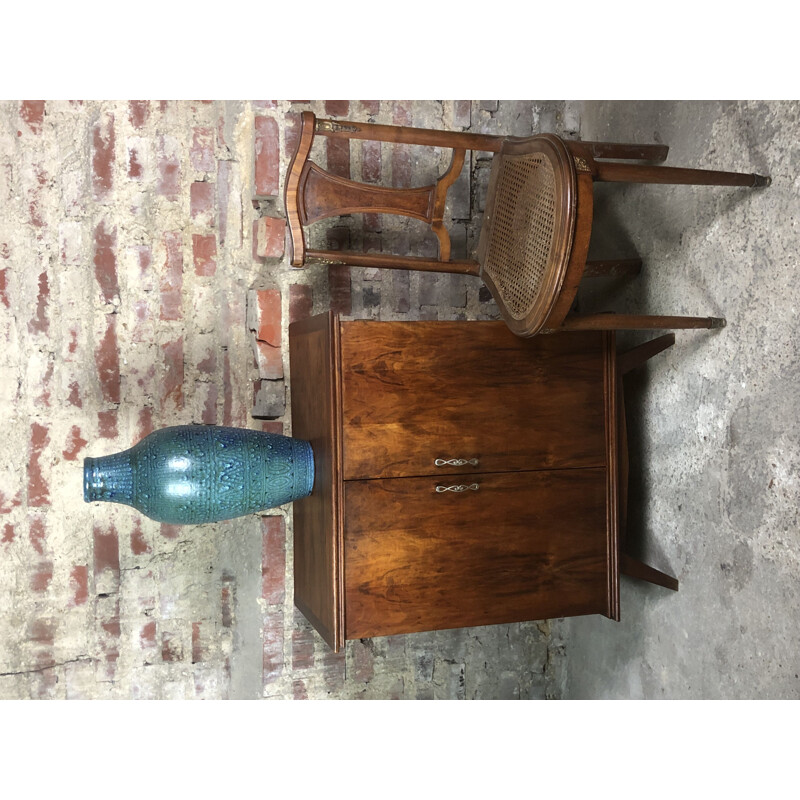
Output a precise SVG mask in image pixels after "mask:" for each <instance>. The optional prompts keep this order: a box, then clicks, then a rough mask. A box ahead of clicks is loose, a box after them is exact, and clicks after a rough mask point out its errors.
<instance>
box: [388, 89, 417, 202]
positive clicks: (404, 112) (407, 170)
mask: <svg viewBox="0 0 800 800" xmlns="http://www.w3.org/2000/svg"><path fill="white" fill-rule="evenodd" d="M393 112H394V113H393V116H392V121H393V123H394V124H395V125H411V123H412V116H411V103H410V102H408V101H401V102H398V103H396V104H395V106H394V109H393ZM392 185H393V186H397V187H398V188H403V189H407V188H408V187H410V186H411V151H410V149H409V146H408V145H405V144H398V145H393V146H392Z"/></svg>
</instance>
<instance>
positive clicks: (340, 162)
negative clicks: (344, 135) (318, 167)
mask: <svg viewBox="0 0 800 800" xmlns="http://www.w3.org/2000/svg"><path fill="white" fill-rule="evenodd" d="M325 152H326V154H327V159H328V172H330V173H331V175H338V176H340V177H342V178H349V177H350V140H349V139H330V138H329V139H326V140H325Z"/></svg>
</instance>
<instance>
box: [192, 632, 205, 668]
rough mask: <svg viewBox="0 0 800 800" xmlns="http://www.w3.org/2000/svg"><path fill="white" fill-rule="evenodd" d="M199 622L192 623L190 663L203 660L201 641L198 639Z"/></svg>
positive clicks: (197, 662)
mask: <svg viewBox="0 0 800 800" xmlns="http://www.w3.org/2000/svg"><path fill="white" fill-rule="evenodd" d="M200 625H201V623H199V622H193V623H192V664H199V663H200V662H201V661H203V642H202V640H201V639H200Z"/></svg>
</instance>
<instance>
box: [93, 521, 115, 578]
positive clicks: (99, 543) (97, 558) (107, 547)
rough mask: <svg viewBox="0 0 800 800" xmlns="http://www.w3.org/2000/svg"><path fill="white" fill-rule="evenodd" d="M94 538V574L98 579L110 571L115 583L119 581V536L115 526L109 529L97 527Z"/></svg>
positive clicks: (110, 525) (111, 525)
mask: <svg viewBox="0 0 800 800" xmlns="http://www.w3.org/2000/svg"><path fill="white" fill-rule="evenodd" d="M93 536H94V574H95V577H98V576H99V575H101V574H102V573H103V572H105V571H106V570H110V571H111V574H112V576H113V577H114V579H115V582H118V581H119V536H118V535H117V529H116V528H115V527H114V525H113V524H109V525H108V527H107V528H103V527H101V526H100V525H95V526H94V530H93Z"/></svg>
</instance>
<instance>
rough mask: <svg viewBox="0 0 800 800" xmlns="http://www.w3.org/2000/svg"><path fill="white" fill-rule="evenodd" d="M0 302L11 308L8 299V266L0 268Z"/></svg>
mask: <svg viewBox="0 0 800 800" xmlns="http://www.w3.org/2000/svg"><path fill="white" fill-rule="evenodd" d="M0 302H2V304H3V305H4V306H5V307H6V308H11V303H10V302H9V300H8V267H6V268H5V269H0Z"/></svg>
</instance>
